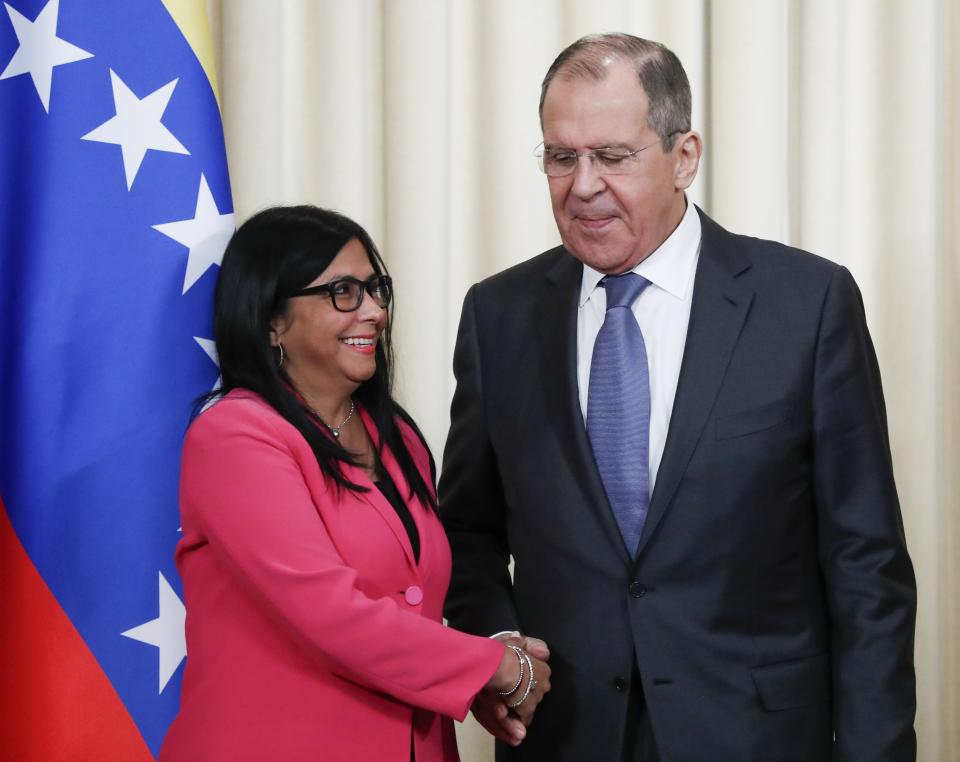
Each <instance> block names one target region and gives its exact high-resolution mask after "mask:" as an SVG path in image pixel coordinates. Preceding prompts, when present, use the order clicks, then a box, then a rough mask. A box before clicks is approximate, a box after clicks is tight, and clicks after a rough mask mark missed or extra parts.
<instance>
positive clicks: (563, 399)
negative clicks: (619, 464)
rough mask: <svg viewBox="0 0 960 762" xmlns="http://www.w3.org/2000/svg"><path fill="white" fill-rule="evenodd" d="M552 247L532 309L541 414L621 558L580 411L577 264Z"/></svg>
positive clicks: (624, 555)
mask: <svg viewBox="0 0 960 762" xmlns="http://www.w3.org/2000/svg"><path fill="white" fill-rule="evenodd" d="M557 251H558V252H559V253H560V256H559V258H558V260H557V262H556V263H555V264H554V265H553V267H552V268H551V269H550V270H549V271H548V272H547V278H546V284H545V286H544V289H543V291H542V292H541V304H540V309H539V310H538V312H537V315H538V318H537V328H538V333H539V341H538V342H537V346H538V347H539V350H540V352H541V353H542V354H541V357H540V362H539V367H540V368H541V369H543V371H544V373H545V375H544V377H543V386H544V388H543V390H542V391H543V396H544V401H545V404H546V409H547V415H548V416H549V417H550V418H551V420H552V421H554V422H555V424H556V427H557V438H558V441H559V445H560V447H561V449H562V450H563V451H564V454H565V456H566V462H567V463H568V464H569V467H570V471H571V473H572V475H573V477H574V479H575V480H576V481H577V482H578V483H579V485H580V488H581V491H582V493H583V494H584V495H586V496H587V502H588V504H589V507H590V508H591V509H592V510H593V511H594V513H595V514H596V516H597V518H598V519H599V521H600V523H601V524H602V525H603V526H604V529H605V531H606V533H607V535H608V537H609V539H610V543H611V545H612V547H614V548H616V549H617V552H618V553H619V554H620V555H621V556H622V558H623V560H624V561H625V562H626V561H628V560H629V555H628V554H627V551H626V548H625V547H624V544H623V538H622V536H621V534H620V529H619V527H618V526H617V523H616V519H615V518H614V516H613V511H612V510H611V509H610V504H609V502H608V501H607V493H606V492H605V491H604V488H603V482H602V481H601V480H600V474H599V472H598V471H597V465H596V461H595V460H594V457H593V450H592V448H591V447H590V440H589V439H587V432H586V428H585V427H584V425H583V413H582V412H581V410H580V397H579V385H578V382H577V302H578V297H579V294H580V282H581V279H582V276H583V266H582V265H581V264H580V262H579V261H577V260H576V259H575V258H574V257H573V256H571V255H570V254H569V253H567V252H566V250H564V249H562V248H560V249H558V250H557Z"/></svg>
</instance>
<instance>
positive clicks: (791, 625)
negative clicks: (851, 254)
mask: <svg viewBox="0 0 960 762" xmlns="http://www.w3.org/2000/svg"><path fill="white" fill-rule="evenodd" d="M690 102H691V99H690V90H689V84H688V82H687V78H686V75H685V73H684V71H683V68H682V66H681V64H680V62H679V61H678V60H677V59H676V57H675V56H674V55H673V54H672V53H671V52H670V51H669V50H667V49H666V48H664V47H663V46H661V45H659V44H657V43H653V42H649V41H646V40H641V39H638V38H635V37H630V36H628V35H603V36H596V37H588V38H584V39H582V40H580V41H578V42H576V43H574V44H573V45H571V46H570V47H569V48H567V49H566V50H565V51H564V52H563V53H561V55H560V56H559V57H558V58H557V60H556V61H555V62H554V64H553V66H552V67H551V68H550V70H549V72H548V73H547V76H546V79H545V80H544V84H543V90H542V95H541V104H540V109H541V123H542V126H543V137H544V144H543V151H542V157H541V160H542V167H543V169H544V171H545V172H546V174H547V175H548V182H549V186H550V194H551V199H552V204H553V211H554V216H555V218H556V221H557V226H558V228H559V231H560V236H561V239H562V241H563V246H561V247H558V248H556V249H553V250H551V251H547V252H545V253H544V254H541V255H540V256H538V257H534V258H533V259H531V260H529V261H527V262H524V263H523V264H520V265H518V266H516V267H513V268H510V269H508V270H506V271H505V272H502V273H500V274H499V275H496V276H494V277H492V278H489V279H487V280H485V281H483V282H481V283H479V284H477V285H475V286H473V287H472V288H471V289H470V291H469V293H468V294H467V297H466V300H465V303H464V307H463V315H462V319H461V324H460V332H459V337H458V340H457V348H456V355H455V360H454V366H455V372H456V376H457V390H456V394H455V396H454V400H453V406H452V426H451V430H450V435H449V439H448V442H447V448H446V452H445V457H444V467H443V475H442V478H441V481H440V499H441V512H442V516H443V520H444V523H445V526H446V528H447V532H448V534H449V537H450V541H451V544H452V546H453V554H454V577H453V582H452V585H451V589H450V593H449V596H448V602H447V608H446V614H447V616H448V618H449V620H450V623H451V624H452V625H453V626H455V627H458V628H461V629H464V630H467V631H469V632H474V633H483V634H494V633H496V632H498V631H504V630H516V631H519V632H523V633H525V634H527V633H529V634H532V635H536V636H539V637H542V638H543V639H544V640H545V641H546V642H547V643H548V644H549V646H550V651H551V657H550V658H551V666H552V669H553V674H552V676H551V683H552V685H553V691H552V693H551V695H550V697H549V698H548V699H547V700H546V701H545V702H544V703H543V704H542V705H541V706H540V707H539V709H538V711H537V715H536V718H535V719H534V721H533V724H532V725H531V727H530V728H529V730H528V731H527V732H526V737H525V738H524V739H523V741H522V743H519V745H517V746H513V745H512V744H516V743H518V742H519V735H520V734H521V733H522V731H521V732H520V733H518V732H517V731H518V730H519V729H518V728H517V726H516V724H515V722H512V718H510V717H504V716H502V715H498V714H496V713H495V712H494V710H493V709H492V707H494V706H495V702H493V701H487V697H485V696H482V695H481V696H480V697H479V698H478V700H477V703H476V706H475V713H476V714H477V716H478V718H479V719H480V720H481V722H482V723H483V724H484V725H486V726H487V727H488V728H489V729H491V730H492V731H493V732H494V733H495V734H496V735H497V736H498V737H499V738H501V740H502V741H504V740H505V741H507V743H502V742H501V743H498V759H530V760H549V761H550V762H555V761H557V760H621V759H623V760H658V759H662V760H677V761H679V760H682V761H683V762H695V761H697V760H703V761H705V762H706V761H708V760H709V761H710V762H716V761H717V760H720V761H722V762H726V761H735V762H742V761H744V760H797V761H798V762H799V761H801V760H802V761H803V762H810V761H811V760H814V761H815V760H831V759H834V760H856V761H857V762H863V761H864V760H912V759H914V757H915V754H916V740H915V735H914V731H913V718H914V712H915V682H914V670H913V634H914V619H915V602H916V591H915V582H914V577H913V570H912V566H911V563H910V559H909V557H908V555H907V550H906V546H905V543H904V535H903V527H902V522H901V516H900V509H899V505H898V501H897V494H896V487H895V485H894V481H893V472H892V467H891V460H890V449H889V444H888V436H887V428H886V414H885V410H884V402H883V395H882V391H881V385H880V377H879V373H878V369H877V362H876V357H875V355H874V350H873V346H872V344H871V341H870V337H869V334H868V332H867V327H866V324H865V320H864V313H863V306H862V303H861V299H860V294H859V292H858V290H857V287H856V285H855V284H854V282H853V279H852V278H851V276H850V274H849V273H848V272H847V270H846V269H844V268H843V267H840V266H838V265H835V264H833V263H831V262H828V261H826V260H824V259H820V258H818V257H815V256H813V255H811V254H807V253H804V252H801V251H797V250H795V249H791V248H788V247H786V246H782V245H780V244H776V243H772V242H769V241H762V240H758V239H754V238H747V237H743V236H738V235H733V234H731V233H729V232H727V231H726V230H724V229H723V228H721V227H720V226H719V225H717V224H716V223H715V222H713V221H712V220H711V219H710V218H709V217H707V216H706V215H705V214H703V212H702V211H700V210H698V209H696V208H694V207H693V205H692V204H688V202H687V199H686V196H685V189H686V188H688V187H689V186H690V184H691V182H692V181H693V179H694V177H695V175H696V172H697V166H698V163H699V159H700V153H701V139H700V136H699V135H698V134H697V133H696V132H692V131H691V129H690ZM511 556H512V557H513V560H514V570H513V577H512V579H511V576H510V573H509V568H508V562H509V559H510V557H511ZM514 733H517V735H513V734H514Z"/></svg>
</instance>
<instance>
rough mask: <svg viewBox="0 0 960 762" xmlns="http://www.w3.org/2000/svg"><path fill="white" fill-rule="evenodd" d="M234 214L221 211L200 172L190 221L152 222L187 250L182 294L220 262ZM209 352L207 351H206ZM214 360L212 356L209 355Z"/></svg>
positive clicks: (230, 233)
mask: <svg viewBox="0 0 960 762" xmlns="http://www.w3.org/2000/svg"><path fill="white" fill-rule="evenodd" d="M233 228H234V222H233V214H232V213H230V214H220V211H219V210H218V209H217V202H216V201H214V200H213V194H212V193H211V192H210V186H209V185H207V178H206V177H204V176H203V175H202V174H201V175H200V190H199V191H198V192H197V210H196V212H195V213H194V216H193V219H192V220H180V221H179V222H167V223H164V224H163V225H154V226H153V229H154V230H158V231H160V232H161V233H163V234H164V235H165V236H167V237H168V238H172V239H173V240H174V241H176V242H177V243H179V244H183V245H184V246H186V247H187V248H188V249H189V250H190V254H189V256H188V258H187V271H186V272H185V273H184V276H183V293H184V294H185V293H187V291H189V290H190V287H191V286H192V285H193V284H194V283H196V282H197V281H198V280H200V276H202V275H203V274H204V273H205V272H206V271H207V270H208V269H209V267H210V266H211V265H218V266H219V264H220V262H221V260H222V259H223V250H224V249H225V248H227V241H229V240H230V236H231V235H233ZM208 354H209V353H208ZM211 359H213V358H211Z"/></svg>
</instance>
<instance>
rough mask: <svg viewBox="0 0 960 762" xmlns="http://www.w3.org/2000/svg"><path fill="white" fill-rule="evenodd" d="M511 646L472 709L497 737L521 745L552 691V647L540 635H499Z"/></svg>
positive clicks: (478, 718) (500, 638)
mask: <svg viewBox="0 0 960 762" xmlns="http://www.w3.org/2000/svg"><path fill="white" fill-rule="evenodd" d="M496 637H497V640H499V641H500V642H501V643H503V644H504V645H505V646H506V647H507V648H506V650H505V652H504V655H503V660H502V661H501V662H500V667H499V668H498V669H497V671H496V672H495V673H494V675H493V677H491V678H490V682H488V683H487V684H486V686H484V688H483V690H481V691H480V693H478V694H477V696H476V698H475V699H474V701H473V706H472V707H471V711H472V712H473V716H474V717H476V718H477V722H479V723H480V724H481V725H483V727H484V728H486V729H487V731H488V732H490V733H491V734H492V735H493V736H495V737H496V738H499V739H500V740H501V741H503V742H504V743H508V744H510V745H511V746H519V745H520V742H521V741H523V739H524V737H525V736H526V735H527V725H529V724H530V723H531V722H532V721H533V714H534V712H535V711H536V709H537V706H538V705H539V704H540V702H541V701H543V697H544V695H546V693H547V692H548V691H549V690H550V667H549V665H548V664H547V659H549V658H550V649H549V648H547V644H546V643H544V642H543V641H542V640H539V639H538V638H528V637H524V636H521V635H519V634H517V633H507V634H503V635H498V636H496Z"/></svg>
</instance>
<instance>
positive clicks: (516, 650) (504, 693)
mask: <svg viewBox="0 0 960 762" xmlns="http://www.w3.org/2000/svg"><path fill="white" fill-rule="evenodd" d="M507 648H509V649H511V650H512V651H513V652H514V653H515V654H516V655H517V660H518V661H519V662H520V676H519V677H518V678H517V684H516V685H514V686H513V687H512V688H511V689H510V690H508V691H497V693H499V694H500V695H501V696H509V695H510V694H512V693H516V692H517V688H519V687H520V683H522V682H523V651H522V650H521V649H520V648H519V647H518V646H512V645H509V644H508V645H507Z"/></svg>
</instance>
